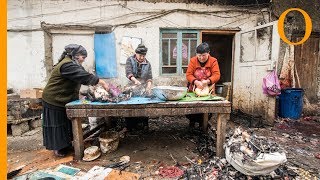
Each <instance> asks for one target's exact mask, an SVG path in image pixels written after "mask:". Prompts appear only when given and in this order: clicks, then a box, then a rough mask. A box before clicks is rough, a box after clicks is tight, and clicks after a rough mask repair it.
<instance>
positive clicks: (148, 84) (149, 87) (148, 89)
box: [146, 81, 152, 96]
mask: <svg viewBox="0 0 320 180" xmlns="http://www.w3.org/2000/svg"><path fill="white" fill-rule="evenodd" d="M151 85H152V83H151V82H150V81H148V83H147V87H146V93H147V95H148V96H151V94H152V93H151Z"/></svg>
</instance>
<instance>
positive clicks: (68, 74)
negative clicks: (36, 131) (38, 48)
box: [42, 44, 109, 156]
mask: <svg viewBox="0 0 320 180" xmlns="http://www.w3.org/2000/svg"><path fill="white" fill-rule="evenodd" d="M64 49H65V50H64V52H63V53H62V55H61V57H60V58H59V61H58V63H57V64H56V65H55V66H54V68H53V70H52V72H51V75H50V78H49V80H48V82H47V85H46V87H45V88H44V90H43V95H42V100H43V126H42V127H43V144H44V146H45V147H46V149H49V150H53V151H54V154H55V155H56V156H65V155H66V153H67V149H68V148H69V147H70V146H71V141H72V126H71V121H70V120H69V119H68V118H67V114H66V108H65V105H66V104H67V103H68V102H71V101H74V100H77V99H79V90H80V86H81V84H83V85H96V84H100V85H101V86H102V87H103V88H104V89H106V90H108V89H109V85H108V84H107V83H106V82H105V81H103V80H101V79H99V78H98V77H96V76H95V75H93V74H90V73H88V72H87V71H86V70H85V69H84V68H83V67H82V63H83V62H84V60H85V58H86V57H87V51H86V49H85V48H84V47H82V46H81V45H77V44H69V45H67V46H65V48H64Z"/></svg>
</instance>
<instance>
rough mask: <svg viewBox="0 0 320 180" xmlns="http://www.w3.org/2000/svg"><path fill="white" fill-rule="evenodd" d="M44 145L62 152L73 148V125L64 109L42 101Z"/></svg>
mask: <svg viewBox="0 0 320 180" xmlns="http://www.w3.org/2000/svg"><path fill="white" fill-rule="evenodd" d="M42 105H43V111H42V113H43V116H42V119H43V121H42V128H43V145H44V146H45V147H46V149H49V150H60V149H63V148H66V147H68V146H71V141H72V124H71V121H70V120H69V119H68V117H67V114H66V109H65V108H64V107H58V106H54V105H52V104H49V103H47V102H45V101H42Z"/></svg>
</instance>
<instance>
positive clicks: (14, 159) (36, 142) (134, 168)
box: [7, 115, 320, 179]
mask: <svg viewBox="0 0 320 180" xmlns="http://www.w3.org/2000/svg"><path fill="white" fill-rule="evenodd" d="M252 120H253V119H250V118H249V119H248V117H245V116H241V115H233V116H231V121H229V122H228V131H229V132H232V130H234V128H235V127H237V126H241V127H243V128H244V129H249V126H255V127H260V128H250V130H251V131H253V132H254V133H256V134H257V135H262V136H265V137H268V138H269V139H272V140H274V141H275V142H277V143H279V144H280V145H281V146H283V147H284V148H285V150H286V156H287V160H288V161H287V163H286V165H287V166H294V167H297V168H303V169H304V170H306V171H308V172H309V173H310V174H312V175H313V176H314V177H318V178H319V177H320V171H319V169H320V165H319V164H320V159H318V158H316V157H315V155H316V154H317V153H320V119H319V117H305V118H301V119H300V120H299V121H292V120H287V119H279V120H278V121H277V123H276V124H275V125H274V126H273V127H268V126H263V125H262V124H259V121H255V124H254V123H252ZM250 122H251V123H250ZM188 123H189V122H188V120H187V119H186V118H185V117H183V116H179V117H160V118H155V119H149V131H131V132H129V133H127V134H126V136H125V137H124V138H123V139H121V140H120V144H119V147H118V149H117V150H116V151H115V152H112V153H110V154H102V156H100V158H98V159H96V160H94V161H91V162H84V161H74V160H73V154H72V153H70V154H69V155H68V156H67V157H63V158H57V157H54V155H53V153H52V152H51V151H48V150H45V149H44V147H43V146H42V131H41V128H39V129H35V130H33V131H30V132H28V133H26V134H24V135H23V136H21V137H12V136H8V138H7V140H8V157H7V162H8V172H10V171H12V170H14V169H17V168H18V167H19V166H22V165H25V166H24V167H23V168H22V171H21V172H20V174H19V175H21V174H24V173H28V172H32V171H35V170H38V169H45V168H54V167H56V166H57V165H59V164H65V165H68V166H72V167H77V168H80V169H81V170H83V171H85V172H87V171H88V170H89V169H91V168H92V167H93V166H95V165H98V166H105V165H108V164H111V163H114V162H117V161H119V158H120V157H122V156H130V166H129V167H127V168H126V169H125V171H130V172H134V173H138V174H140V175H141V179H163V178H161V177H160V176H159V175H158V173H159V167H166V166H173V165H176V164H177V162H178V163H179V164H188V163H189V164H190V162H189V161H188V160H187V158H189V159H191V160H195V161H197V160H199V159H201V160H205V159H206V158H207V156H206V155H203V154H201V153H200V152H199V151H198V149H197V147H198V146H199V144H198V143H197V142H198V140H199V138H201V137H202V136H201V132H200V131H198V130H196V129H189V128H188ZM96 144H97V141H91V142H89V143H86V146H89V145H96Z"/></svg>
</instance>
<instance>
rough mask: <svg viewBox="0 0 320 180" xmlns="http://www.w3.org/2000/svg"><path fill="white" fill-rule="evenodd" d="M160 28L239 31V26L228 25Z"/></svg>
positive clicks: (162, 28) (161, 28) (169, 28)
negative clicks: (227, 26)
mask: <svg viewBox="0 0 320 180" xmlns="http://www.w3.org/2000/svg"><path fill="white" fill-rule="evenodd" d="M159 29H160V30H180V29H183V30H210V31H215V30H217V31H221V30H225V31H240V30H241V28H239V27H230V28H225V27H221V28H219V27H159Z"/></svg>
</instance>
